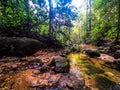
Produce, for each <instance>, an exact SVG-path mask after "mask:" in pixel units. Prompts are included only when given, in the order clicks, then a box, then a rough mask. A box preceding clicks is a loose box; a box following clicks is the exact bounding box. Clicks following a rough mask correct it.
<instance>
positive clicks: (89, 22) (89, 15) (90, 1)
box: [88, 0, 92, 34]
mask: <svg viewBox="0 0 120 90" xmlns="http://www.w3.org/2000/svg"><path fill="white" fill-rule="evenodd" d="M91 13H92V11H91V0H89V31H88V32H89V34H90V32H91Z"/></svg>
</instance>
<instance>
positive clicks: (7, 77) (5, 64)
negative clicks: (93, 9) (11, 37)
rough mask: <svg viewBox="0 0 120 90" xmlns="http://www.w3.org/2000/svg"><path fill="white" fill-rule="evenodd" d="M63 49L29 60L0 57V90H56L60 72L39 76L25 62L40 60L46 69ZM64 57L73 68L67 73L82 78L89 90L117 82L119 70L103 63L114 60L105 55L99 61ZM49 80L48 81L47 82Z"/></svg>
mask: <svg viewBox="0 0 120 90" xmlns="http://www.w3.org/2000/svg"><path fill="white" fill-rule="evenodd" d="M83 47H84V48H96V47H93V46H90V45H83ZM63 53H64V51H63V50H62V49H58V50H54V49H50V48H49V49H43V50H40V51H38V52H37V53H35V54H34V55H32V56H28V57H11V56H10V57H7V56H3V57H1V58H0V90H49V89H40V88H39V89H37V87H36V86H39V87H43V86H49V87H52V88H51V89H50V90H58V89H57V88H56V86H55V83H56V82H57V81H58V80H59V78H60V77H61V75H62V74H61V73H57V74H55V73H54V72H52V71H51V70H52V67H51V68H50V70H49V71H48V72H45V73H40V71H39V69H40V68H41V67H40V66H39V65H36V64H35V65H30V64H29V63H28V62H29V61H30V60H33V59H35V58H39V59H41V60H42V62H43V63H44V66H47V65H48V64H49V63H50V62H51V60H52V58H53V57H55V56H59V55H62V54H63ZM67 58H69V59H70V60H71V62H72V63H71V66H72V67H73V68H74V69H73V70H72V69H71V70H70V72H72V73H74V75H76V76H77V77H80V78H83V79H84V80H85V84H86V85H87V86H88V87H90V88H91V89H92V90H109V88H110V87H112V86H113V85H115V84H119V83H120V71H118V70H116V69H113V68H111V66H110V65H108V64H107V63H106V62H112V61H114V60H115V59H114V58H113V57H111V56H109V55H107V54H103V53H101V56H100V57H99V58H90V57H88V56H87V55H85V54H83V53H70V54H69V55H68V56H67ZM49 80H50V81H52V83H51V82H48V81H49Z"/></svg>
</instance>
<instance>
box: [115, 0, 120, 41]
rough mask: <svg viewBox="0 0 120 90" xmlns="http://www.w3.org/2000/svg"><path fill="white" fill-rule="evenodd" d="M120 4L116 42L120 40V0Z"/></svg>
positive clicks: (119, 7)
mask: <svg viewBox="0 0 120 90" xmlns="http://www.w3.org/2000/svg"><path fill="white" fill-rule="evenodd" d="M118 2H119V4H118V28H117V36H116V40H115V42H116V41H118V40H119V36H120V0H118Z"/></svg>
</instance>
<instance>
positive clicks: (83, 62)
mask: <svg viewBox="0 0 120 90" xmlns="http://www.w3.org/2000/svg"><path fill="white" fill-rule="evenodd" d="M67 58H69V59H70V61H71V69H70V73H71V74H74V75H75V76H76V77H83V78H84V79H85V82H86V85H87V86H89V87H91V88H92V90H109V88H110V87H111V86H113V85H115V84H120V72H119V71H117V70H115V69H111V68H110V67H107V66H106V65H105V64H106V63H105V61H102V60H97V59H94V58H89V57H88V56H87V55H85V54H79V53H76V54H75V53H74V54H70V55H68V56H67Z"/></svg>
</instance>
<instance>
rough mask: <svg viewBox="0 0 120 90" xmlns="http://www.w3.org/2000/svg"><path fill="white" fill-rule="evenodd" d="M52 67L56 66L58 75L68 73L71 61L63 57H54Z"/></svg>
mask: <svg viewBox="0 0 120 90" xmlns="http://www.w3.org/2000/svg"><path fill="white" fill-rule="evenodd" d="M50 66H55V69H54V71H55V72H57V73H68V72H69V69H70V64H69V60H68V59H66V58H65V57H61V56H56V57H54V58H53V59H52V61H51V63H50Z"/></svg>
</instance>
